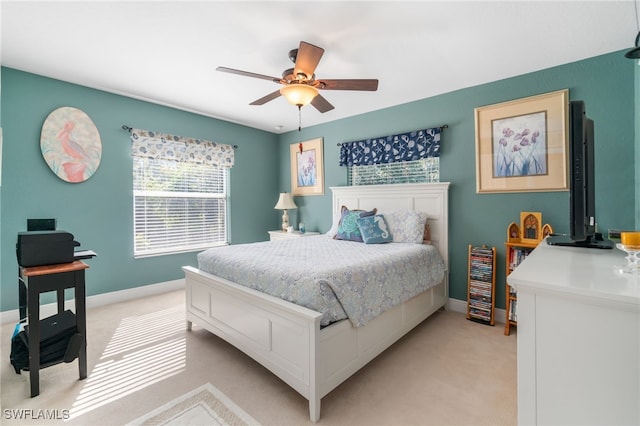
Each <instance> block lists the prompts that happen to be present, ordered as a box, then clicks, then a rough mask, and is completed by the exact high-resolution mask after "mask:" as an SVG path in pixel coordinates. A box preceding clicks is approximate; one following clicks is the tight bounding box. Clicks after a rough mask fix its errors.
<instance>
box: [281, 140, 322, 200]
mask: <svg viewBox="0 0 640 426" xmlns="http://www.w3.org/2000/svg"><path fill="white" fill-rule="evenodd" d="M289 151H290V154H291V194H293V195H324V164H323V161H322V151H323V144H322V138H317V139H312V140H309V141H306V142H300V143H294V144H291V145H290V148H289Z"/></svg>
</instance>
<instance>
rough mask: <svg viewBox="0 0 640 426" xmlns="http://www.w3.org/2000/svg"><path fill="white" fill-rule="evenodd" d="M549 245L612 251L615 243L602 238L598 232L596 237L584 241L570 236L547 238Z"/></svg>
mask: <svg viewBox="0 0 640 426" xmlns="http://www.w3.org/2000/svg"><path fill="white" fill-rule="evenodd" d="M547 244H549V245H551V246H562V247H583V248H594V249H605V250H607V249H612V248H613V246H614V244H613V241H611V240H608V239H606V238H603V237H602V234H601V233H599V232H596V234H595V235H591V236H589V237H587V239H586V240H584V241H574V240H572V239H571V238H569V236H568V235H552V236H550V237H548V238H547Z"/></svg>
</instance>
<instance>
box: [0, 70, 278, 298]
mask: <svg viewBox="0 0 640 426" xmlns="http://www.w3.org/2000/svg"><path fill="white" fill-rule="evenodd" d="M1 72H2V75H1V77H2V101H1V102H2V113H3V115H2V125H3V133H4V152H3V158H2V163H3V164H2V175H3V176H2V192H1V206H2V211H1V218H2V225H1V236H2V238H1V253H2V259H1V276H0V283H1V284H0V285H1V293H0V294H1V309H2V310H3V311H5V310H9V309H15V308H16V307H17V302H18V293H17V284H16V282H17V281H16V273H17V264H16V256H15V243H16V234H17V233H18V232H19V231H24V230H26V219H27V218H40V217H54V218H57V220H58V228H59V229H64V230H67V231H69V232H71V233H73V234H74V236H75V237H76V240H77V241H79V242H80V243H81V244H82V248H87V249H92V250H94V251H95V252H96V253H98V257H96V258H95V259H92V260H90V261H88V262H87V263H88V264H89V265H90V267H91V269H89V271H88V281H87V283H88V284H87V294H88V295H95V294H100V293H106V292H110V291H117V290H123V289H127V288H131V287H137V286H141V285H146V284H153V283H159V282H165V281H170V280H175V279H179V278H181V277H183V273H182V270H181V269H180V267H181V266H183V265H195V264H196V259H195V253H185V254H178V255H170V256H157V257H149V258H144V259H134V258H133V240H132V237H131V235H132V230H133V214H132V205H133V200H132V178H133V175H132V163H131V157H130V139H129V133H128V132H126V131H125V130H122V128H121V127H122V125H123V124H126V125H129V126H132V127H138V128H141V129H149V130H154V131H158V132H166V133H171V134H177V135H184V136H190V137H198V138H203V139H208V140H213V141H216V142H220V143H226V144H232V145H238V147H239V148H238V149H237V150H236V166H235V167H234V168H233V169H232V170H231V194H230V197H231V230H230V233H231V235H230V236H231V239H232V242H233V243H245V242H252V241H256V240H257V239H262V240H264V239H266V238H267V236H268V234H267V231H268V230H270V229H273V228H274V226H275V225H276V224H277V221H278V214H277V211H274V210H273V206H274V204H275V200H276V197H277V191H278V190H277V186H278V184H277V175H276V173H275V169H276V168H277V167H278V166H277V164H278V163H277V161H278V158H277V156H276V152H277V149H276V148H277V136H276V135H274V134H272V133H269V132H263V131H259V130H255V129H252V128H248V127H245V126H240V125H236V124H232V123H229V122H225V121H220V120H215V119H212V118H208V117H203V116H200V115H196V114H192V113H187V112H184V111H179V110H175V109H172V108H167V107H164V106H159V105H155V104H150V103H147V102H142V101H138V100H133V99H130V98H126V97H122V96H118V95H114V94H110V93H106V92H102V91H98V90H93V89H89V88H86V87H82V86H77V85H73V84H68V83H64V82H61V81H58V80H52V79H49V78H44V77H41V76H37V75H34V74H28V73H24V72H20V71H17V70H14V69H9V68H2V70H1ZM61 106H73V107H76V108H80V109H81V110H83V111H84V112H86V113H87V114H88V115H89V117H91V119H92V120H93V122H94V123H95V125H96V127H97V128H98V130H99V132H100V136H101V140H102V160H101V163H100V167H99V168H98V170H97V172H96V173H95V174H94V175H93V176H92V177H91V178H90V179H89V180H87V181H86V182H83V183H77V184H71V183H67V182H65V181H63V180H61V179H59V178H58V177H57V176H56V175H55V174H54V173H53V172H52V171H51V170H50V169H49V167H48V166H47V164H46V163H45V161H44V159H43V158H42V155H41V152H40V131H41V129H42V124H43V122H44V120H45V119H46V118H47V116H48V114H49V113H51V112H52V111H53V110H55V109H56V108H59V107H61ZM265 213H267V214H265Z"/></svg>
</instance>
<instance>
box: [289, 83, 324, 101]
mask: <svg viewBox="0 0 640 426" xmlns="http://www.w3.org/2000/svg"><path fill="white" fill-rule="evenodd" d="M280 94H281V95H282V96H284V97H285V98H286V100H287V101H288V102H289V103H290V104H292V105H296V106H305V105H309V104H310V103H311V101H312V100H313V98H315V97H316V96H317V95H318V89H316V88H315V87H313V86H309V85H308V84H299V83H294V84H288V85H286V86H283V87H282V88H281V89H280Z"/></svg>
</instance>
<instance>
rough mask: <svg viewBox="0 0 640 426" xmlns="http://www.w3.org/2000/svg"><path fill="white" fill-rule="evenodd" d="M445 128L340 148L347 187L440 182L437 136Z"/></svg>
mask: <svg viewBox="0 0 640 426" xmlns="http://www.w3.org/2000/svg"><path fill="white" fill-rule="evenodd" d="M446 127H448V126H446V125H445V126H442V127H433V128H430V129H423V130H415V131H412V132H408V133H402V134H397V135H390V136H382V137H377V138H371V139H365V140H360V141H355V142H346V143H342V144H340V165H341V166H346V167H347V181H348V183H349V185H377V184H393V183H422V182H439V181H440V158H439V157H440V133H441V132H442V129H445V128H446Z"/></svg>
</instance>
